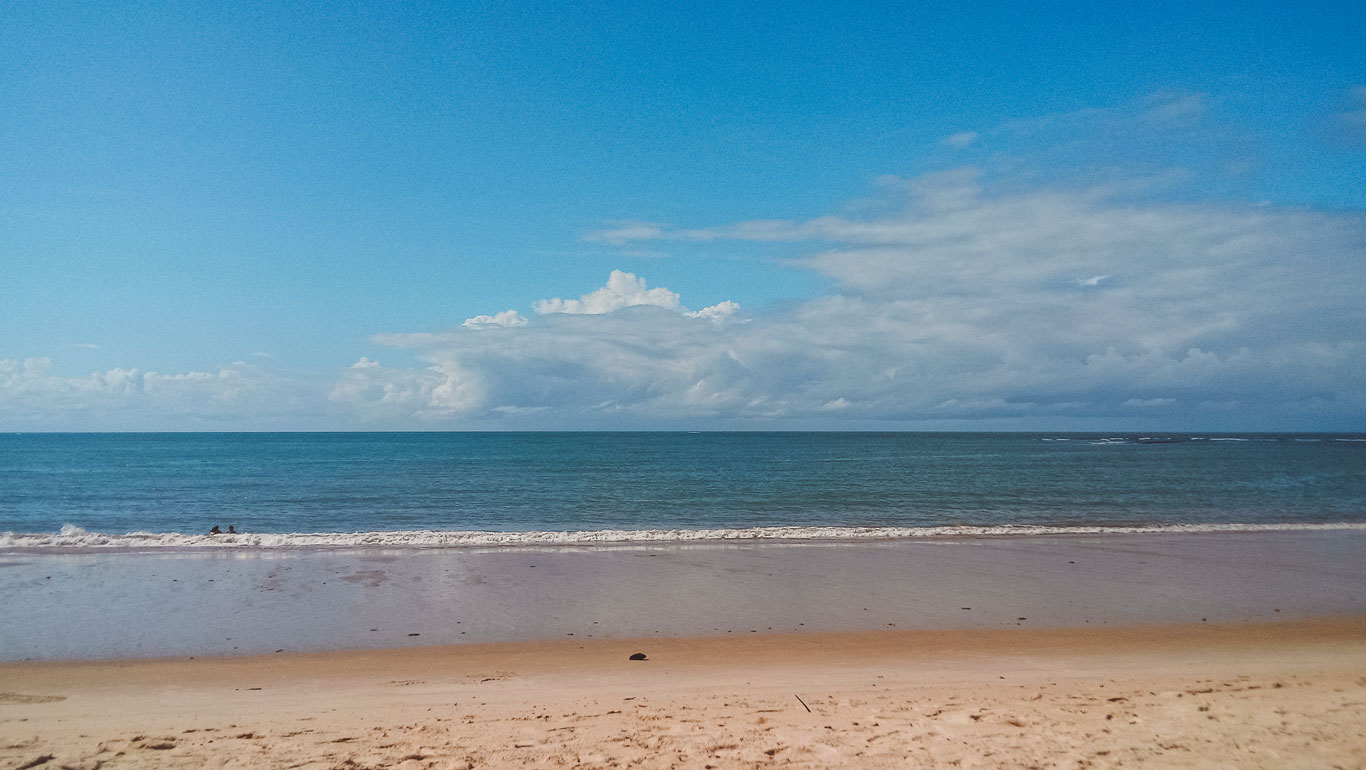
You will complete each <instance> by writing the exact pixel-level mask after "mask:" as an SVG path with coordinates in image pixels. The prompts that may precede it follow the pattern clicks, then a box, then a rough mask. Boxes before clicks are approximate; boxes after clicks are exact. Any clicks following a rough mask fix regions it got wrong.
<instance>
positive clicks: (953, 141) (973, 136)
mask: <svg viewBox="0 0 1366 770" xmlns="http://www.w3.org/2000/svg"><path fill="white" fill-rule="evenodd" d="M980 136H981V134H979V133H977V132H976V131H960V132H958V133H956V134H950V135H949V136H946V137H944V140H943V141H944V144H947V145H948V146H950V147H956V148H958V149H960V150H961V149H963V148H964V147H968V146H970V145H971V144H972V143H973V142H975V141H977V139H978V137H980Z"/></svg>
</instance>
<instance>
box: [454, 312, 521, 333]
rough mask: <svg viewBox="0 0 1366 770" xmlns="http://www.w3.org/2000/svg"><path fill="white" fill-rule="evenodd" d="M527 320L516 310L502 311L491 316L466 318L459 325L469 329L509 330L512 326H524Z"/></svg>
mask: <svg viewBox="0 0 1366 770" xmlns="http://www.w3.org/2000/svg"><path fill="white" fill-rule="evenodd" d="M526 324H527V320H526V318H524V317H523V316H522V314H521V313H518V312H517V311H516V310H504V311H503V312H501V313H494V314H493V315H477V316H475V317H473V318H466V319H465V322H464V323H463V324H461V326H464V327H466V328H469V329H490V328H499V327H501V328H504V329H506V328H509V327H513V326H526Z"/></svg>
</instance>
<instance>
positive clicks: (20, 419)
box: [0, 357, 318, 430]
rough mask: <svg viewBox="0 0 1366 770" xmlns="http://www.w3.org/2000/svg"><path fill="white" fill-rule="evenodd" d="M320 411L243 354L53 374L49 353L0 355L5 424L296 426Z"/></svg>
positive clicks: (0, 421)
mask: <svg viewBox="0 0 1366 770" xmlns="http://www.w3.org/2000/svg"><path fill="white" fill-rule="evenodd" d="M317 416H318V411H317V404H316V397H315V396H314V395H313V394H311V393H310V392H309V389H308V388H307V387H306V386H304V385H302V384H301V383H298V382H295V381H291V380H287V379H284V378H280V377H277V376H274V375H271V374H269V373H267V372H265V371H263V370H261V369H259V368H257V367H255V366H252V365H251V364H247V363H243V362H241V361H238V362H234V363H232V364H229V365H227V366H223V367H221V368H219V369H218V370H217V371H190V372H176V373H169V374H167V373H161V372H155V371H147V372H144V371H141V370H139V369H130V368H114V369H109V370H106V371H101V372H91V373H90V374H87V375H83V376H74V377H73V376H63V375H59V374H57V373H55V371H54V366H53V362H52V360H51V359H50V358H45V357H41V358H26V359H23V360H18V359H0V425H3V426H6V428H5V429H13V430H34V429H41V430H121V429H134V430H149V429H172V430H183V429H193V428H198V429H216V428H222V427H229V428H253V427H256V428H269V427H272V426H276V425H279V426H280V427H294V426H298V425H299V424H300V423H299V420H301V419H306V418H310V417H317Z"/></svg>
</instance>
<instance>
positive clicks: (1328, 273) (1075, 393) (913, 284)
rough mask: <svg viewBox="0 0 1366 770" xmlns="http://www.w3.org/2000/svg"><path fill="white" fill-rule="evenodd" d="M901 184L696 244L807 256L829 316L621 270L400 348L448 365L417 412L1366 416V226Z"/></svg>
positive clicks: (506, 415)
mask: <svg viewBox="0 0 1366 770" xmlns="http://www.w3.org/2000/svg"><path fill="white" fill-rule="evenodd" d="M885 188H886V189H888V190H892V191H895V192H896V193H897V194H899V195H902V196H904V197H903V199H902V200H901V201H900V202H899V203H896V204H895V205H888V206H885V207H883V209H882V210H884V211H886V212H889V213H886V214H883V215H880V216H877V217H871V218H862V219H858V218H850V217H847V216H835V215H830V216H823V217H817V218H814V219H809V220H765V221H762V222H738V223H733V224H722V225H717V226H715V227H711V228H706V229H702V230H689V231H686V232H682V233H680V234H679V237H680V238H687V239H690V240H694V241H704V240H707V239H711V240H715V241H717V242H722V241H725V240H728V239H744V240H756V241H765V242H770V243H774V244H789V246H786V247H785V248H788V249H790V252H789V253H790V254H791V256H790V257H789V259H788V264H790V265H791V266H792V267H793V268H794V269H802V270H811V271H814V272H817V273H820V274H821V275H824V276H826V277H827V278H829V279H830V280H831V281H832V283H833V285H834V287H835V289H834V291H832V292H831V293H829V294H828V295H826V296H823V297H817V298H815V299H811V300H808V301H805V302H800V303H793V304H788V305H784V306H780V307H777V308H772V309H770V310H768V311H767V312H761V313H758V314H756V315H753V316H752V317H750V318H748V319H747V322H746V323H740V324H734V323H731V324H713V323H706V324H702V323H698V320H699V319H702V318H721V317H725V316H727V315H730V314H732V313H734V312H735V309H734V307H733V306H732V305H733V303H720V304H718V305H715V306H713V307H711V308H706V309H703V310H700V311H696V312H691V313H689V312H687V311H686V310H685V309H683V306H682V304H681V302H680V298H679V296H678V295H677V294H676V293H675V292H673V291H670V290H668V289H665V288H649V287H648V286H647V284H646V282H645V281H644V280H642V279H640V278H639V277H637V276H635V275H632V274H630V273H624V272H621V271H614V272H613V274H612V276H611V278H609V280H608V283H607V286H605V287H603V288H602V289H599V290H597V291H594V292H591V293H589V294H586V295H584V296H583V297H581V298H580V299H577V300H565V299H555V300H546V301H543V302H540V303H536V309H537V311H538V312H539V313H541V315H540V316H539V317H538V318H537V319H535V321H534V322H531V323H529V324H528V325H526V326H520V327H516V328H512V329H509V330H508V333H507V334H500V335H493V336H486V335H480V334H467V333H461V330H456V331H455V332H451V333H448V334H391V335H382V336H380V337H378V338H376V341H377V342H380V343H381V344H385V345H390V346H394V347H400V348H408V349H412V350H414V351H416V353H417V355H418V356H419V357H420V358H422V359H424V360H425V362H426V363H427V364H428V365H429V366H430V367H432V368H431V369H427V370H405V371H401V372H389V373H387V374H386V376H388V377H390V378H391V379H394V380H397V381H399V382H400V383H401V384H398V385H394V383H393V382H390V385H391V386H392V387H394V388H397V391H393V392H401V393H402V394H403V399H404V403H407V404H408V405H409V406H410V407H412V408H413V409H415V410H421V411H422V413H423V414H425V415H427V416H428V417H430V418H439V419H459V420H461V421H463V422H462V424H483V423H481V422H480V421H484V423H486V424H489V425H522V424H523V423H518V422H515V420H519V419H526V420H534V421H535V422H533V423H526V424H534V425H546V424H554V425H558V426H563V427H593V426H598V425H602V424H610V425H627V426H645V427H648V426H651V425H660V424H674V422H677V421H686V420H702V421H704V422H705V424H710V425H717V426H728V427H782V426H801V425H812V424H818V425H831V424H835V425H887V426H896V425H900V426H922V427H923V426H959V427H967V426H973V425H977V426H981V425H990V426H994V427H1009V426H1022V425H1047V426H1055V425H1060V424H1061V425H1073V426H1077V427H1086V426H1095V427H1104V426H1108V425H1110V424H1111V423H1106V422H1104V421H1105V420H1113V419H1115V415H1117V414H1124V413H1132V412H1125V411H1124V409H1125V408H1139V407H1142V408H1144V411H1145V413H1151V414H1153V415H1163V416H1168V415H1170V416H1171V418H1172V419H1173V420H1175V421H1178V422H1180V423H1181V424H1183V425H1191V426H1194V425H1199V424H1200V422H1199V421H1200V420H1204V419H1219V420H1237V419H1240V418H1241V419H1243V420H1245V421H1248V423H1249V424H1253V425H1255V426H1261V427H1278V426H1279V427H1284V426H1285V425H1286V423H1284V422H1281V421H1283V420H1287V419H1298V420H1313V419H1318V420H1328V419H1329V418H1330V416H1331V415H1339V416H1342V415H1347V416H1352V415H1355V416H1356V417H1354V418H1352V419H1356V420H1358V422H1357V423H1354V424H1360V423H1359V421H1360V420H1361V419H1366V364H1363V363H1362V361H1366V310H1364V308H1366V285H1364V284H1363V279H1362V278H1361V277H1360V276H1361V275H1362V273H1361V270H1360V265H1361V264H1362V262H1363V259H1364V258H1366V255H1364V254H1363V251H1362V246H1361V244H1362V243H1366V219H1363V217H1362V216H1360V215H1356V214H1350V213H1331V214H1330V213H1316V212H1312V211H1305V210H1297V209H1276V208H1274V207H1241V206H1225V207H1219V206H1205V205H1184V204H1154V203H1145V204H1140V203H1134V202H1126V201H1123V200H1119V199H1116V198H1113V197H1111V196H1112V195H1113V193H1110V192H1107V191H1097V190H1093V189H1076V190H1067V189H1045V190H1035V191H1026V192H1017V193H1014V194H990V193H987V192H985V191H984V186H983V185H982V184H980V181H979V177H978V176H977V175H976V174H974V173H973V172H971V171H968V170H962V171H958V172H953V173H944V174H937V175H931V176H924V177H919V178H913V179H906V180H901V182H900V183H899V184H889V185H885ZM650 237H655V238H668V237H670V233H669V232H668V231H664V230H661V231H660V232H659V233H656V234H652V235H651V236H650ZM1113 276H1122V280H1118V281H1117V280H1115V279H1114V278H1113ZM1100 286H1104V287H1105V290H1104V291H1077V289H1078V288H1079V287H1084V288H1097V287H1100ZM374 387H377V386H374ZM439 387H444V388H445V389H444V390H442V391H441V392H438V388H439ZM380 392H381V391H380V390H374V389H372V390H371V391H370V392H369V393H370V396H369V397H370V398H371V400H372V401H374V400H377V399H376V394H379V393H380ZM1153 393H1161V394H1163V395H1162V396H1161V397H1160V398H1155V397H1154V396H1153V395H1152V394H1153ZM1228 403H1237V404H1239V408H1238V409H1233V410H1230V409H1227V408H1216V407H1214V406H1209V405H1211V404H1228ZM1202 405H1204V406H1202ZM1157 407H1161V408H1160V409H1159V408H1157ZM509 420H513V421H514V422H508V421H509ZM829 420H839V421H840V422H838V423H829V422H828V421H829ZM671 421H673V422H671ZM984 421H985V422H984Z"/></svg>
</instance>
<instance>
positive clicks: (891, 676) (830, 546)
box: [0, 530, 1366, 768]
mask: <svg viewBox="0 0 1366 770" xmlns="http://www.w3.org/2000/svg"><path fill="white" fill-rule="evenodd" d="M1364 546H1366V536H1364V535H1363V533H1361V532H1360V531H1356V530H1346V531H1314V532H1268V533H1223V534H1218V533H1215V534H1211V533H1201V534H1163V535H1110V536H1080V535H1079V536H1074V537H1039V538H1028V537H1006V538H957V539H955V538H949V539H942V540H928V541H888V542H864V543H851V542H845V543H750V544H734V543H723V544H709V545H708V544H702V545H699V544H656V545H645V546H642V545H631V546H629V547H628V546H620V547H601V546H599V547H574V548H532V547H523V548H495V549H428V550H420V549H419V550H409V551H400V552H387V551H375V550H368V551H367V550H357V549H349V550H348V549H342V550H316V549H314V550H302V551H287V552H279V551H262V550H257V551H241V552H231V553H222V552H214V553H213V554H207V555H206V554H205V553H198V552H196V553H186V552H172V553H145V552H143V553H127V552H115V553H90V552H84V553H70V554H49V553H43V554H34V553H10V554H5V555H3V556H0V562H3V564H4V567H3V568H0V581H3V585H0V588H3V589H4V591H5V595H6V596H7V597H9V598H8V599H7V607H6V619H7V622H6V623H5V624H4V629H5V630H3V632H0V634H3V635H0V642H3V645H2V646H0V650H3V651H4V652H5V657H6V658H7V659H8V660H9V661H10V662H8V663H3V664H0V683H2V684H0V763H3V765H0V766H4V767H14V768H19V767H26V766H27V767H39V766H49V767H72V768H94V767H201V766H221V767H280V768H284V767H303V768H357V767H375V768H378V767H402V768H447V767H506V766H562V767H630V766H640V767H697V768H705V767H708V766H710V767H714V768H724V767H750V766H755V767H759V766H796V767H905V766H954V767H999V766H1007V767H1016V766H1018V767H1029V766H1037V767H1090V766H1094V767H1113V766H1120V765H1129V766H1132V765H1134V764H1143V765H1144V766H1152V767H1196V766H1214V765H1223V766H1238V767H1268V768H1270V767H1278V768H1279V767H1361V766H1363V762H1366V728H1363V727H1362V726H1363V725H1366V606H1364V604H1363V603H1366V570H1363V568H1362V566H1361V565H1362V564H1363V563H1366V560H1363V558H1362V557H1363V554H1366V547H1364ZM153 576H155V577H153ZM92 586H93V588H91V587H92ZM228 637H231V638H228ZM234 647H235V648H236V649H233V648H234ZM35 653H46V654H35ZM635 653H642V654H644V655H645V656H646V660H644V661H633V660H630V659H629V658H630V656H631V655H632V654H635ZM26 658H27V659H28V660H25V659H26ZM808 709H809V710H808ZM40 760H41V762H40ZM30 763H38V764H30Z"/></svg>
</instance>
